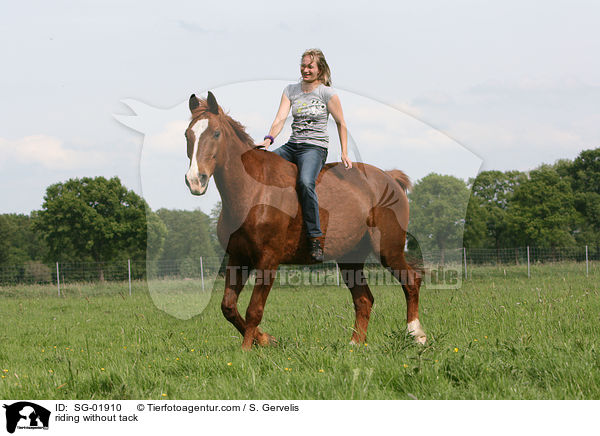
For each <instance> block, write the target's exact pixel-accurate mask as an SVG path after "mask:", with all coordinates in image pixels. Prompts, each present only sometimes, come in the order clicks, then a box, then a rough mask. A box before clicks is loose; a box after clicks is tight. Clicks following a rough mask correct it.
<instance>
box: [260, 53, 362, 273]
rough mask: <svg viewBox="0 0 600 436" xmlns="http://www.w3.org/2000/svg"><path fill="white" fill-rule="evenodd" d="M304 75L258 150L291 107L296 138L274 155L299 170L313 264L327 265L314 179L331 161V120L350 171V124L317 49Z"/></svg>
mask: <svg viewBox="0 0 600 436" xmlns="http://www.w3.org/2000/svg"><path fill="white" fill-rule="evenodd" d="M300 73H301V74H302V80H301V82H299V83H294V84H291V85H288V86H286V87H285V89H284V91H283V95H282V96H281V103H280V104H279V110H278V111H277V115H276V116H275V121H273V125H272V126H271V129H270V130H269V134H268V135H267V136H265V138H264V141H263V142H262V143H260V144H257V145H258V146H263V147H265V148H268V147H269V146H270V145H272V144H273V143H274V142H275V137H276V136H277V135H278V134H279V133H280V132H281V129H283V125H284V123H285V120H286V118H287V116H288V114H289V112H290V109H292V116H293V122H292V135H291V136H290V139H289V140H288V142H287V143H286V144H284V145H282V146H281V147H279V148H278V149H276V150H274V153H276V154H278V155H279V156H281V157H283V158H284V159H286V160H288V161H290V162H292V163H294V164H296V165H297V166H298V183H297V187H298V197H299V200H300V204H301V206H302V217H303V219H304V223H305V225H306V233H307V236H308V239H309V247H310V255H311V258H312V259H313V261H315V262H323V249H322V247H321V242H320V239H321V237H322V236H323V234H322V233H321V226H320V221H319V204H318V199H317V194H316V191H315V181H316V179H317V176H318V175H319V172H320V171H321V168H322V167H323V165H324V164H325V160H326V159H327V148H328V146H329V135H328V134H327V120H328V117H329V114H331V115H332V116H333V119H334V120H335V123H336V125H337V130H338V135H339V138H340V144H341V147H342V162H343V163H344V166H345V167H346V169H350V168H352V161H351V160H350V158H349V157H348V145H347V131H346V122H345V121H344V115H343V113H342V105H341V103H340V98H339V97H338V96H337V94H336V93H335V91H334V90H333V89H332V88H331V73H330V70H329V66H328V65H327V61H326V60H325V56H324V55H323V52H321V50H319V49H310V50H306V51H305V52H304V53H303V54H302V58H301V64H300Z"/></svg>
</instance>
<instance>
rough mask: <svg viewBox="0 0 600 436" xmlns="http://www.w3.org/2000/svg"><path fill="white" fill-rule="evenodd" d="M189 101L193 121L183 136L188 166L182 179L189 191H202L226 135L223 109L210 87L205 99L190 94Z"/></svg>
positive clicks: (221, 153) (216, 163) (201, 192)
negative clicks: (220, 107) (224, 133)
mask: <svg viewBox="0 0 600 436" xmlns="http://www.w3.org/2000/svg"><path fill="white" fill-rule="evenodd" d="M189 103H190V111H191V112H192V121H190V124H189V126H188V128H187V129H186V131H185V138H186V140H187V155H188V158H189V159H190V168H189V169H188V171H187V173H186V174H185V183H186V185H187V186H188V188H190V192H191V193H192V194H194V195H202V194H204V193H205V192H206V188H208V181H209V179H210V178H211V176H212V175H213V173H214V171H215V168H216V166H217V165H218V164H219V163H220V162H222V159H223V152H222V150H223V147H224V144H223V142H224V136H225V135H222V134H221V133H222V126H223V125H222V118H221V117H222V112H221V111H220V109H219V105H218V103H217V99H216V98H215V96H214V95H213V94H212V92H210V91H209V93H208V98H207V99H206V101H204V100H199V99H198V98H197V97H196V95H195V94H192V96H191V97H190V102H189Z"/></svg>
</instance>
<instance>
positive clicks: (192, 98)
mask: <svg viewBox="0 0 600 436" xmlns="http://www.w3.org/2000/svg"><path fill="white" fill-rule="evenodd" d="M198 106H200V102H199V101H198V97H196V94H192V95H191V96H190V111H193V110H194V109H196V108H198Z"/></svg>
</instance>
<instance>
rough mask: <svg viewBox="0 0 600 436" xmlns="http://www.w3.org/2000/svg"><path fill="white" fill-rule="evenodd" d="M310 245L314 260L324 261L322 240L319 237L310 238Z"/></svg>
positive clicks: (311, 255)
mask: <svg viewBox="0 0 600 436" xmlns="http://www.w3.org/2000/svg"><path fill="white" fill-rule="evenodd" d="M308 245H309V248H310V257H311V259H312V260H313V262H317V263H321V262H323V249H322V248H321V241H320V240H319V238H310V239H309V240H308Z"/></svg>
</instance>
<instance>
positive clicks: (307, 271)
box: [0, 246, 600, 293]
mask: <svg viewBox="0 0 600 436" xmlns="http://www.w3.org/2000/svg"><path fill="white" fill-rule="evenodd" d="M422 259H423V265H424V267H425V269H426V271H427V272H428V274H429V276H428V277H427V283H428V284H429V285H432V284H433V285H436V284H439V280H440V277H438V276H439V275H440V274H442V275H444V276H445V280H446V281H448V277H446V275H447V273H448V272H450V273H451V275H450V281H449V283H454V284H456V282H458V284H459V285H460V280H462V279H464V278H466V279H468V278H472V277H473V271H476V272H477V271H481V272H482V274H483V273H485V272H486V271H489V267H498V268H504V274H505V275H506V274H507V272H506V271H507V270H508V271H509V273H510V272H511V271H512V273H513V274H516V272H515V271H519V274H524V272H525V271H526V273H527V276H531V273H532V268H535V266H536V265H540V264H546V263H565V262H570V263H578V264H580V266H581V268H580V269H578V271H580V272H581V274H586V275H587V274H589V272H590V267H589V265H590V262H593V261H600V246H584V247H556V248H539V247H517V248H499V249H487V248H470V249H469V248H458V249H452V250H445V251H444V252H442V251H432V252H423V253H422ZM226 264H227V259H226V258H225V259H221V258H216V257H199V258H185V259H173V260H160V261H146V260H131V259H123V260H119V261H112V262H64V263H59V262H54V263H43V262H40V261H30V262H27V263H24V264H20V265H0V287H1V286H17V285H31V284H52V285H56V286H57V287H58V289H59V293H60V287H61V286H65V285H67V284H72V283H102V282H129V289H130V292H131V282H132V281H140V280H148V281H151V280H188V279H189V280H200V281H204V280H205V279H208V278H210V279H215V278H218V277H221V278H224V276H225V273H226ZM510 267H518V268H512V269H511V268H510ZM525 268H526V270H525ZM365 270H366V271H367V277H368V278H373V277H374V278H375V279H377V280H379V283H383V282H385V284H389V283H393V278H392V277H391V274H389V273H387V272H386V270H385V269H384V268H383V267H382V266H381V265H380V264H379V263H378V262H375V261H373V262H368V263H367V264H366V268H365ZM278 271H279V274H278V276H279V277H280V279H279V280H278V282H277V283H279V284H280V285H294V286H297V285H303V284H309V285H314V284H328V285H343V283H344V282H343V280H341V279H340V270H339V266H338V265H337V264H336V263H335V262H333V261H330V262H325V263H322V264H318V265H310V266H305V265H280V267H279V270H278ZM250 273H251V272H250V271H248V274H250Z"/></svg>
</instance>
